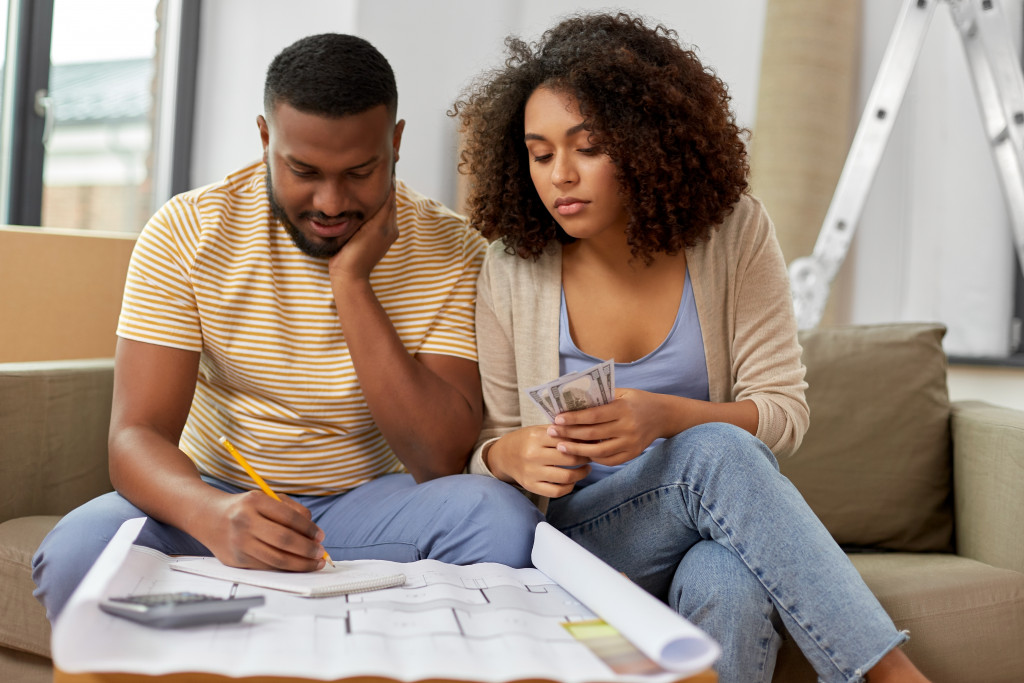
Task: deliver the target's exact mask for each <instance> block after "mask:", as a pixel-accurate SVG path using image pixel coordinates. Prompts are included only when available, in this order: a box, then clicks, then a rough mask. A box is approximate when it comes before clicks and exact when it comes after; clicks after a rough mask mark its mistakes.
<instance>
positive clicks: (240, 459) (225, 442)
mask: <svg viewBox="0 0 1024 683" xmlns="http://www.w3.org/2000/svg"><path fill="white" fill-rule="evenodd" d="M220 442H221V443H222V444H223V445H224V448H226V449H227V450H228V453H230V454H231V456H232V457H233V458H234V459H235V460H237V461H238V464H239V465H241V466H242V469H243V470H245V472H246V474H248V475H249V476H250V477H252V480H253V481H254V482H256V485H257V486H259V487H260V489H261V490H262V491H263V493H265V494H267V495H268V496H270V497H271V498H273V499H274V500H281V497H280V496H278V495H277V494H276V493H274V490H273V489H271V488H270V487H269V486H267V482H265V481H263V477H261V476H260V475H259V473H258V472H257V471H256V470H254V469H253V468H252V465H250V464H249V463H247V462H246V461H245V458H243V457H242V454H241V453H239V452H238V449H237V448H235V447H234V446H232V445H231V442H230V441H228V440H227V439H226V438H224V437H223V436H222V437H220ZM324 559H325V560H327V562H328V564H330V565H331V566H332V567H333V566H334V560H332V559H331V556H330V555H328V554H327V551H326V550H325V551H324Z"/></svg>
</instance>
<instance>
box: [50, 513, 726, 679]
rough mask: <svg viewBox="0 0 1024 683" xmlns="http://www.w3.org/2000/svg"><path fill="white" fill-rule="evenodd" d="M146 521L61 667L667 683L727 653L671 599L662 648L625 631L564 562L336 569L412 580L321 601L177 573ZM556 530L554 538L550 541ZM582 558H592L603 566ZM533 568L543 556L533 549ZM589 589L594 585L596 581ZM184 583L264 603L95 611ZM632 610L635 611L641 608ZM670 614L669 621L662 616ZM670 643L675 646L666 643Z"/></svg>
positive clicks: (101, 567)
mask: <svg viewBox="0 0 1024 683" xmlns="http://www.w3.org/2000/svg"><path fill="white" fill-rule="evenodd" d="M541 526H543V527H547V525H546V524H543V523H542V525H541ZM139 528H141V521H140V520H130V521H129V522H127V523H126V524H125V526H124V527H122V529H121V531H120V532H119V533H118V535H117V536H115V538H114V539H113V540H111V542H110V544H109V545H108V547H107V549H106V551H105V552H104V553H103V555H102V556H101V557H100V559H99V560H98V561H97V563H96V565H95V566H94V567H93V569H92V570H91V571H90V572H89V574H88V575H87V576H86V579H85V580H84V581H83V583H82V585H81V586H80V587H79V589H78V590H77V591H76V592H75V594H74V595H73V596H72V599H71V601H70V602H69V603H68V606H67V607H66V608H65V611H64V613H63V614H62V617H61V619H60V620H59V622H58V624H57V625H56V627H55V629H54V635H53V656H54V662H55V664H56V666H57V667H59V668H60V669H61V671H63V672H65V673H76V672H131V673H139V674H147V675H159V674H166V673H174V672H182V671H202V672H206V673H214V674H221V675H228V676H255V675H262V676H273V675H277V676H293V677H303V678H310V679H313V680H335V679H339V678H347V677H356V676H379V677H386V678H391V679H394V680H397V681H419V680H424V679H449V680H466V681H488V682H494V683H506V682H508V681H517V680H524V679H546V680H554V681H565V682H566V683H587V682H593V681H607V682H609V683H618V682H620V681H621V682H622V683H633V682H640V681H645V682H649V683H668V682H670V681H676V680H679V679H680V678H683V677H685V676H687V675H690V674H693V673H698V672H700V671H704V670H706V669H707V668H708V667H709V666H711V664H713V663H714V661H715V659H716V658H717V656H718V652H719V651H718V647H717V645H716V644H715V643H713V641H711V640H710V639H709V638H707V636H705V635H704V634H703V633H701V632H700V631H698V630H697V629H696V628H695V627H693V626H692V625H691V624H689V622H686V621H685V620H684V619H682V618H681V617H679V616H678V615H676V614H675V613H674V612H671V610H669V609H668V608H667V607H666V608H664V612H657V615H656V617H652V616H651V615H650V614H647V615H641V616H640V618H639V619H638V621H639V622H642V624H648V623H653V624H654V625H655V628H656V629H657V631H658V633H656V634H654V636H653V638H654V640H656V641H658V642H655V643H654V644H653V649H652V648H651V643H652V642H653V641H652V640H651V636H648V635H645V634H643V633H640V634H639V635H634V636H631V637H630V638H629V639H627V638H624V637H623V635H622V633H620V631H621V628H620V627H619V626H618V625H616V624H615V623H613V622H611V621H610V620H609V619H608V617H607V615H606V614H601V613H599V611H597V610H593V609H592V608H591V607H589V606H588V604H589V603H588V604H584V602H581V600H580V599H579V594H578V592H576V593H570V592H569V590H567V589H566V587H565V586H564V585H563V584H560V583H559V582H557V581H556V580H554V579H553V578H552V577H551V576H550V573H551V572H552V571H556V570H554V569H549V571H547V572H542V571H540V570H538V569H512V568H509V567H506V566H504V565H499V564H489V563H482V564H476V565H469V566H455V565H449V564H445V563H441V562H437V561H435V560H421V561H418V562H412V563H394V562H383V561H368V560H364V561H357V562H351V563H339V564H351V565H353V566H354V567H357V568H358V569H360V570H361V571H370V572H380V573H382V574H386V573H393V572H395V571H400V572H402V573H404V574H405V576H406V582H405V584H404V585H402V586H399V587H394V588H387V589H382V590H375V591H370V592H364V593H351V594H348V595H341V596H335V597H326V598H316V599H310V598H304V597H299V596H296V595H293V594H290V593H285V592H281V591H274V590H267V589H265V588H258V587H255V586H250V585H246V584H244V583H236V582H232V581H226V580H221V579H213V578H209V577H204V576H199V575H195V574H189V573H184V572H179V571H173V570H172V569H171V565H172V564H173V563H174V562H175V561H179V560H181V559H185V558H172V557H168V556H166V555H163V554H161V553H158V552H156V551H153V550H151V549H148V548H143V547H140V546H135V545H133V544H132V541H133V540H134V539H135V536H136V535H137V534H138V530H139ZM547 529H550V531H551V533H553V534H556V535H557V536H554V535H550V536H549V535H548V534H549V532H548V531H547ZM547 529H546V530H545V532H544V534H541V533H538V541H537V543H538V544H542V543H545V541H547V542H549V544H550V545H551V546H552V547H549V548H548V549H547V552H548V553H549V555H550V554H551V553H553V555H550V557H549V558H548V559H549V561H554V562H565V563H567V564H566V566H567V567H568V566H569V564H568V563H578V562H579V558H574V557H572V553H573V552H574V551H575V549H577V548H579V546H576V545H575V544H574V543H572V542H571V541H569V540H568V539H565V537H564V536H562V535H561V534H559V533H558V532H557V531H554V530H553V529H551V528H550V527H547ZM538 531H540V528H539V529H538ZM564 543H568V544H570V545H569V546H568V548H569V550H570V555H569V556H565V555H564V554H563V552H564V550H565V548H562V547H561V546H562V545H564ZM579 550H581V551H582V549H581V548H579ZM536 551H537V547H536V546H535V553H536ZM582 552H583V553H585V559H587V561H595V562H598V563H599V562H600V561H599V560H596V558H593V556H591V555H589V554H588V553H586V551H582ZM543 554H544V553H543V552H542V553H541V555H543ZM534 562H535V564H538V566H540V564H541V563H538V562H537V558H536V557H535V560H534ZM575 570H577V571H579V570H582V572H586V573H587V574H588V576H587V578H588V579H592V578H594V577H595V576H598V575H600V574H601V573H602V570H607V572H610V576H611V577H612V579H613V581H616V582H621V584H617V585H615V586H614V587H613V588H612V589H609V588H608V587H607V586H598V587H597V588H596V590H598V591H603V592H604V593H605V594H607V595H619V596H622V598H623V599H626V600H630V592H629V591H630V590H631V589H636V590H640V589H638V588H636V587H635V585H634V584H632V583H631V582H629V581H628V580H627V579H625V578H624V577H622V576H621V575H619V574H617V573H616V572H614V571H613V570H611V569H610V568H609V567H607V565H604V564H603V563H600V565H599V566H590V567H587V566H584V567H579V566H576V567H575ZM238 571H242V572H244V571H246V570H238ZM556 573H557V571H556ZM605 578H607V577H605ZM580 590H582V591H583V593H586V592H587V590H588V588H587V587H586V586H581V587H580ZM173 591H192V592H198V593H205V594H210V595H215V596H219V597H229V596H246V595H263V596H264V599H265V603H264V605H263V606H261V607H258V608H254V609H251V610H249V612H248V613H246V616H245V617H244V618H243V620H242V621H241V622H239V623H233V624H217V625H206V626H201V627H192V628H185V629H173V630H158V629H152V628H147V627H145V626H140V625H138V624H136V623H134V622H130V621H127V620H124V619H119V618H117V617H114V616H111V615H108V614H105V613H103V612H101V611H100V610H99V608H98V607H97V605H98V603H99V601H100V599H102V598H103V597H107V596H112V595H127V594H138V593H163V592H173ZM641 593H642V591H641ZM643 595H646V593H644V594H643ZM647 597H649V596H647ZM641 599H642V598H641ZM652 600H653V598H652ZM618 601H620V602H621V600H618ZM630 601H631V600H630ZM654 602H655V603H657V601H654ZM657 604H658V605H660V604H661V603H657ZM662 607H663V606H662ZM600 611H605V610H600ZM626 611H627V613H628V614H629V616H630V617H633V616H635V615H633V614H632V612H633V611H634V610H632V609H628V610H626ZM656 611H657V610H656ZM612 612H614V609H612ZM666 613H667V618H668V619H669V621H668V622H664V623H659V622H658V619H659V618H661V619H664V618H666ZM652 619H653V622H652ZM666 624H667V625H668V627H669V628H670V630H672V633H670V634H669V635H667V636H666V635H665V634H664V633H662V632H663V631H664V630H665V628H666ZM680 629H681V630H680ZM638 638H643V639H645V640H647V641H648V642H647V643H644V644H643V645H645V647H640V645H641V644H639V643H636V640H637V639H638ZM665 638H668V643H667V645H666V643H665V642H661V641H663V640H665ZM631 641H632V642H631ZM684 641H685V643H686V645H685V647H683V648H682V649H680V646H679V643H680V642H684ZM673 652H676V654H673ZM680 652H682V653H683V654H682V656H681V657H680V656H679V653H680ZM666 655H667V658H665V657H666Z"/></svg>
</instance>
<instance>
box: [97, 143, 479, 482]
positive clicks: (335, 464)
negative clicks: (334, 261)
mask: <svg viewBox="0 0 1024 683" xmlns="http://www.w3.org/2000/svg"><path fill="white" fill-rule="evenodd" d="M265 173H266V170H265V167H264V165H263V164H262V163H256V164H253V165H251V166H248V167H247V168H244V169H242V170H241V171H238V172H237V173H234V174H232V175H230V176H228V177H227V178H225V180H224V181H223V182H221V183H217V184H213V185H209V186H207V187H203V188H199V189H197V190H193V191H191V192H187V193H185V194H183V195H179V196H177V197H175V198H173V199H172V200H171V201H169V202H168V203H167V204H166V205H164V207H163V208H162V209H160V211H159V212H158V213H157V214H156V215H155V216H154V217H153V218H152V219H151V220H150V221H149V223H148V224H147V225H146V227H145V229H144V230H143V231H142V234H141V235H140V236H139V240H138V243H137V245H136V247H135V251H134V253H133V255H132V261H131V266H130V268H129V272H128V279H127V282H126V285H125V294H124V301H123V304H122V308H121V318H120V322H119V323H118V328H117V333H118V335H119V336H121V337H124V338H126V339H133V340H137V341H143V342H147V343H151V344H159V345H162V346H169V347H173V348H177V349H184V350H189V351H197V352H201V354H202V355H201V360H200V366H199V378H198V382H197V385H196V393H195V398H194V399H193V403H192V411H191V413H190V414H189V417H188V422H187V424H186V425H185V429H184V432H183V433H182V436H181V441H180V446H181V448H182V450H183V451H184V452H185V453H187V454H188V455H189V457H191V458H192V460H193V461H194V462H195V463H196V465H197V467H198V468H199V470H200V471H201V472H203V473H205V474H209V475H211V476H214V477H217V478H219V479H223V480H225V481H229V482H233V483H235V484H238V485H239V486H242V487H245V488H251V486H252V482H251V480H250V479H249V477H248V476H247V475H246V474H245V472H243V471H242V469H241V468H240V467H239V466H238V465H237V464H236V463H235V462H234V460H233V459H232V458H230V457H227V453H226V452H225V451H224V449H223V448H222V447H221V446H220V444H219V443H218V441H217V439H218V437H220V436H226V437H227V438H228V439H229V440H230V441H231V442H232V443H233V444H234V445H235V446H236V447H237V448H238V449H239V450H240V451H242V452H243V453H245V457H246V459H247V460H248V461H249V462H250V463H251V464H252V466H253V467H254V468H255V469H256V471H257V472H259V473H260V474H261V475H263V478H264V479H266V480H267V483H268V484H269V485H270V487H271V488H272V489H274V490H275V491H278V492H282V493H291V494H311V495H328V494H332V493H338V492H341V491H345V490H348V489H351V488H353V487H356V486H359V485H360V484H362V483H364V482H366V481H368V480H370V479H372V478H374V477H377V476H380V475H382V474H387V473H392V472H402V471H404V467H403V465H402V464H401V462H400V461H399V460H398V459H397V458H396V457H395V455H394V453H392V451H391V449H390V447H389V446H388V444H387V443H386V441H385V440H384V438H383V437H382V435H381V434H380V432H379V431H378V430H377V428H376V426H375V425H374V422H373V418H372V417H371V415H370V412H369V409H368V407H367V405H366V401H365V399H364V397H363V394H362V391H361V390H360V387H359V382H358V380H357V379H356V373H355V368H354V367H353V365H352V361H351V357H350V355H349V351H348V347H347V346H346V344H345V335H344V334H343V332H342V329H341V325H340V323H339V322H338V317H337V312H336V308H335V303H334V298H333V296H332V294H331V287H330V279H329V276H328V272H327V261H326V259H316V258H312V257H309V256H306V255H305V254H303V253H302V252H300V251H299V250H298V249H297V248H296V247H295V245H294V244H293V243H292V241H291V238H290V237H289V236H288V234H287V233H286V232H285V230H284V228H283V227H282V226H281V225H280V224H279V223H278V222H277V221H276V220H274V219H273V218H272V217H271V214H270V207H269V203H268V201H267V196H266V180H265ZM396 195H397V210H398V213H397V215H398V226H399V236H398V239H397V240H396V241H395V243H394V244H393V245H392V246H391V248H390V250H389V251H388V253H387V254H386V255H385V257H384V258H383V259H382V260H381V261H380V263H378V264H377V266H376V268H374V270H373V274H372V275H371V283H372V285H373V289H374V292H375V293H376V295H377V298H378V299H379V300H380V303H381V305H382V306H383V307H384V309H385V310H386V311H387V313H388V315H389V316H390V318H391V320H392V322H393V324H394V326H395V329H396V331H397V332H398V335H399V337H400V338H401V340H402V342H403V343H404V345H405V347H406V349H408V351H409V353H410V354H416V353H437V354H446V355H452V356H458V357H460V358H467V359H470V360H473V361H475V360H476V341H475V336H474V322H473V308H474V305H475V297H476V279H477V276H478V274H479V272H480V265H481V263H482V261H483V253H484V248H485V241H484V240H483V238H482V237H480V235H479V234H478V233H476V232H474V231H472V230H470V229H469V228H468V227H467V225H466V222H465V220H464V219H463V218H462V217H461V216H459V215H457V214H455V213H453V212H451V211H449V210H448V209H446V208H445V207H444V206H442V205H441V204H438V203H437V202H435V201H433V200H430V199H427V198H425V197H423V196H421V195H419V194H417V193H416V192H415V191H413V190H411V189H409V188H408V187H406V186H405V184H403V183H401V182H398V184H397V191H396ZM401 390H402V387H395V391H401Z"/></svg>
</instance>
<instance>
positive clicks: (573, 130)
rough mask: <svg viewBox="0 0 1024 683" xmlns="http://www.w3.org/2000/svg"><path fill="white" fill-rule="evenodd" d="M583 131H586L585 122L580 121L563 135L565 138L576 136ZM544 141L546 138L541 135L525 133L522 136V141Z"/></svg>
mask: <svg viewBox="0 0 1024 683" xmlns="http://www.w3.org/2000/svg"><path fill="white" fill-rule="evenodd" d="M584 130H587V122H586V121H580V122H579V123H577V124H576V125H575V126H573V127H572V128H570V129H569V130H567V131H565V134H566V136H572V135H576V133H579V132H580V131H584ZM546 139H547V138H545V137H544V136H543V135H537V134H536V133H527V134H525V135H524V136H523V140H546Z"/></svg>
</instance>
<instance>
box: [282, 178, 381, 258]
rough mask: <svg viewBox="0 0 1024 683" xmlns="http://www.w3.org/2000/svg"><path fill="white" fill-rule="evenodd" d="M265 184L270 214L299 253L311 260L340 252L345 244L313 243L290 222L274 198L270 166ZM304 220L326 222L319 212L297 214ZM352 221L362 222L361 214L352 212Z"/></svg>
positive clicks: (331, 241)
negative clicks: (282, 227)
mask: <svg viewBox="0 0 1024 683" xmlns="http://www.w3.org/2000/svg"><path fill="white" fill-rule="evenodd" d="M265 182H266V184H267V201H269V202H270V213H271V214H272V215H273V216H274V218H276V219H277V220H278V221H280V222H281V225H283V226H284V229H285V232H287V233H288V236H289V237H291V238H292V242H293V243H294V244H295V246H296V247H298V249H299V251H301V252H302V253H303V254H306V255H307V256H312V257H313V258H330V257H332V256H334V255H335V254H337V253H338V252H339V251H341V248H342V247H344V246H345V242H338V241H337V240H330V241H324V240H317V241H315V242H314V241H313V240H311V239H310V238H309V237H307V236H306V235H304V234H303V233H302V232H301V231H300V230H299V229H298V228H297V227H295V224H294V223H292V220H291V219H290V218H289V217H288V213H287V212H286V211H285V210H284V207H283V206H281V205H280V204H279V203H278V202H277V199H276V198H275V197H274V182H273V178H272V177H271V175H270V166H267V175H266V180H265ZM304 218H305V219H312V220H319V221H326V220H327V219H328V216H327V215H326V214H324V213H321V212H319V211H303V212H302V213H300V214H299V219H300V220H301V219H304ZM334 218H337V216H334ZM352 219H353V220H356V221H359V222H362V221H363V214H362V213H361V212H359V211H354V212H352Z"/></svg>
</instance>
